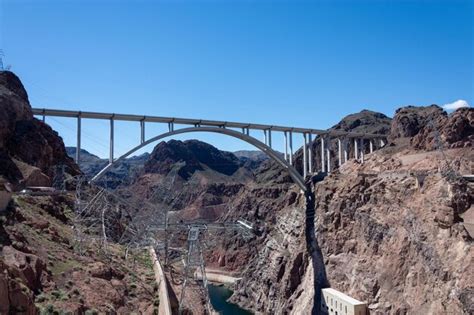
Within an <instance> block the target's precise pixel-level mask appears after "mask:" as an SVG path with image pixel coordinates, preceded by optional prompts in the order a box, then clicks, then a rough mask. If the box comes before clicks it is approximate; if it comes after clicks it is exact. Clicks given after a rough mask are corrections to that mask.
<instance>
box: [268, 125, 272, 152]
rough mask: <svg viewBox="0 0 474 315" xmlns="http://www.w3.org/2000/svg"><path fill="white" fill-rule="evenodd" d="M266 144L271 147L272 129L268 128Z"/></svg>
mask: <svg viewBox="0 0 474 315" xmlns="http://www.w3.org/2000/svg"><path fill="white" fill-rule="evenodd" d="M268 146H269V147H270V148H271V147H272V130H271V129H268Z"/></svg>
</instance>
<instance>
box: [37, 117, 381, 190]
mask: <svg viewBox="0 0 474 315" xmlns="http://www.w3.org/2000/svg"><path fill="white" fill-rule="evenodd" d="M33 114H34V115H36V116H40V117H42V119H43V121H45V119H46V117H47V116H54V117H64V118H75V119H77V128H76V135H77V136H76V148H77V150H76V156H75V160H76V163H79V162H80V160H81V156H80V154H81V136H82V134H81V122H82V120H83V119H96V120H105V121H108V122H109V124H110V139H109V164H108V165H107V166H105V167H104V168H103V169H102V170H101V171H100V172H99V173H97V174H96V175H95V176H94V177H93V178H92V180H91V181H93V182H94V181H97V180H98V179H100V178H101V177H102V176H103V175H104V174H105V173H106V172H107V171H108V170H109V169H111V168H112V167H114V166H115V165H117V164H118V163H119V162H120V161H122V160H123V159H125V158H127V157H128V156H130V155H132V154H133V153H134V152H136V151H138V150H140V149H141V148H143V147H145V146H147V145H149V144H151V143H154V142H157V141H160V140H162V139H164V138H167V137H172V136H175V135H178V134H184V133H196V132H210V133H218V134H224V135H227V136H230V137H233V138H236V139H239V140H242V141H245V142H247V143H249V144H251V145H252V146H254V147H255V148H257V149H259V150H261V151H262V152H264V153H265V154H267V155H268V156H269V157H270V158H271V159H273V160H274V161H276V162H277V163H278V164H280V165H281V166H282V167H283V168H285V169H286V170H287V171H288V172H289V174H290V176H291V177H292V179H293V181H294V182H295V183H296V184H297V185H298V186H299V187H300V188H301V189H302V190H303V191H306V185H305V178H306V177H307V176H308V175H311V174H312V173H314V172H318V171H321V172H328V173H329V172H331V170H332V169H334V167H335V165H342V164H343V163H345V162H346V161H347V160H348V159H349V158H352V157H353V158H355V159H359V160H361V161H362V162H363V160H364V154H365V153H366V152H365V149H366V147H367V145H366V144H367V142H368V149H369V153H371V152H372V151H374V150H375V149H377V148H381V147H383V146H384V145H385V142H386V137H385V136H384V135H379V134H366V133H354V132H344V131H327V130H321V129H312V128H301V127H290V126H277V125H264V124H257V123H240V122H229V121H216V120H205V119H189V118H176V117H161V116H143V115H128V114H115V113H99V112H81V111H70V110H58V109H46V108H33ZM115 121H126V122H137V123H139V129H138V131H139V132H140V142H139V143H137V145H136V146H135V147H133V148H131V149H130V150H129V151H128V152H126V153H125V154H123V155H121V156H119V157H115V156H114V144H115V137H114V122H115ZM151 123H155V124H167V126H168V132H165V133H163V134H160V135H157V136H154V137H152V138H149V139H146V138H145V128H146V125H147V124H151ZM176 125H179V126H180V127H182V128H176V129H175V126H176ZM250 131H259V132H263V141H261V140H258V139H257V138H255V137H253V136H252V135H251V134H250ZM275 133H283V137H284V143H283V147H284V150H283V151H284V154H283V157H282V156H281V154H280V153H279V152H278V151H277V150H275V149H274V146H273V143H272V134H275ZM295 136H300V137H302V138H303V147H302V150H303V160H302V162H301V163H302V165H301V166H302V167H301V169H302V172H301V173H299V172H298V171H297V169H296V167H295V161H294V149H293V138H294V137H295ZM313 138H314V140H313ZM332 139H336V140H337V153H338V154H337V161H336V163H337V164H336V163H333V162H332V161H331V154H330V147H329V144H330V142H331V140H332ZM314 141H319V142H320V147H321V152H320V154H321V159H320V160H321V163H320V165H319V166H320V167H319V168H318V169H316V168H315V167H314V166H315V165H313V156H312V154H313V150H311V147H312V144H313V142H314ZM349 142H351V143H353V145H351V146H350V147H352V149H351V150H349V145H348V144H349Z"/></svg>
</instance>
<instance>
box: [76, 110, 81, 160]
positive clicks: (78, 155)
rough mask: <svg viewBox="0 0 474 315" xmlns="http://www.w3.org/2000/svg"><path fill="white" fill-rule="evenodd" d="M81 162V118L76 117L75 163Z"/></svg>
mask: <svg viewBox="0 0 474 315" xmlns="http://www.w3.org/2000/svg"><path fill="white" fill-rule="evenodd" d="M80 161H81V116H77V138H76V163H77V164H78V165H79V162H80Z"/></svg>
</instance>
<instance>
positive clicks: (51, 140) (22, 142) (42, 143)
mask: <svg viewBox="0 0 474 315" xmlns="http://www.w3.org/2000/svg"><path fill="white" fill-rule="evenodd" d="M19 162H20V163H19ZM22 163H23V164H22ZM18 164H20V165H18ZM55 165H66V171H67V172H68V173H69V174H72V175H76V174H79V173H80V171H79V168H78V167H77V166H76V164H75V163H74V162H73V160H72V159H71V158H69V157H68V156H67V154H66V151H65V149H64V143H63V141H62V139H61V138H60V137H59V136H58V134H57V133H56V132H55V131H53V130H52V129H51V127H49V126H48V125H46V124H44V123H43V122H41V121H39V120H37V119H35V118H34V117H33V114H32V111H31V106H30V104H29V101H28V95H27V93H26V91H25V89H24V88H23V85H22V83H21V81H20V80H19V79H18V77H17V76H16V75H15V74H13V73H12V72H9V71H1V72H0V176H3V177H4V178H5V179H6V180H8V181H10V182H12V183H14V184H17V185H18V184H20V185H21V186H24V185H30V184H34V185H36V184H49V183H50V182H51V178H52V176H53V175H54V166H55ZM41 173H42V174H41ZM24 175H26V177H25V176H24ZM47 179H48V180H47Z"/></svg>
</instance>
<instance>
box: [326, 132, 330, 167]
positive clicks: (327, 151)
mask: <svg viewBox="0 0 474 315" xmlns="http://www.w3.org/2000/svg"><path fill="white" fill-rule="evenodd" d="M326 140H327V142H328V143H327V144H326V156H327V159H328V160H327V164H326V171H327V172H328V173H331V139H330V138H329V137H328V138H327V139H326Z"/></svg>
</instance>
